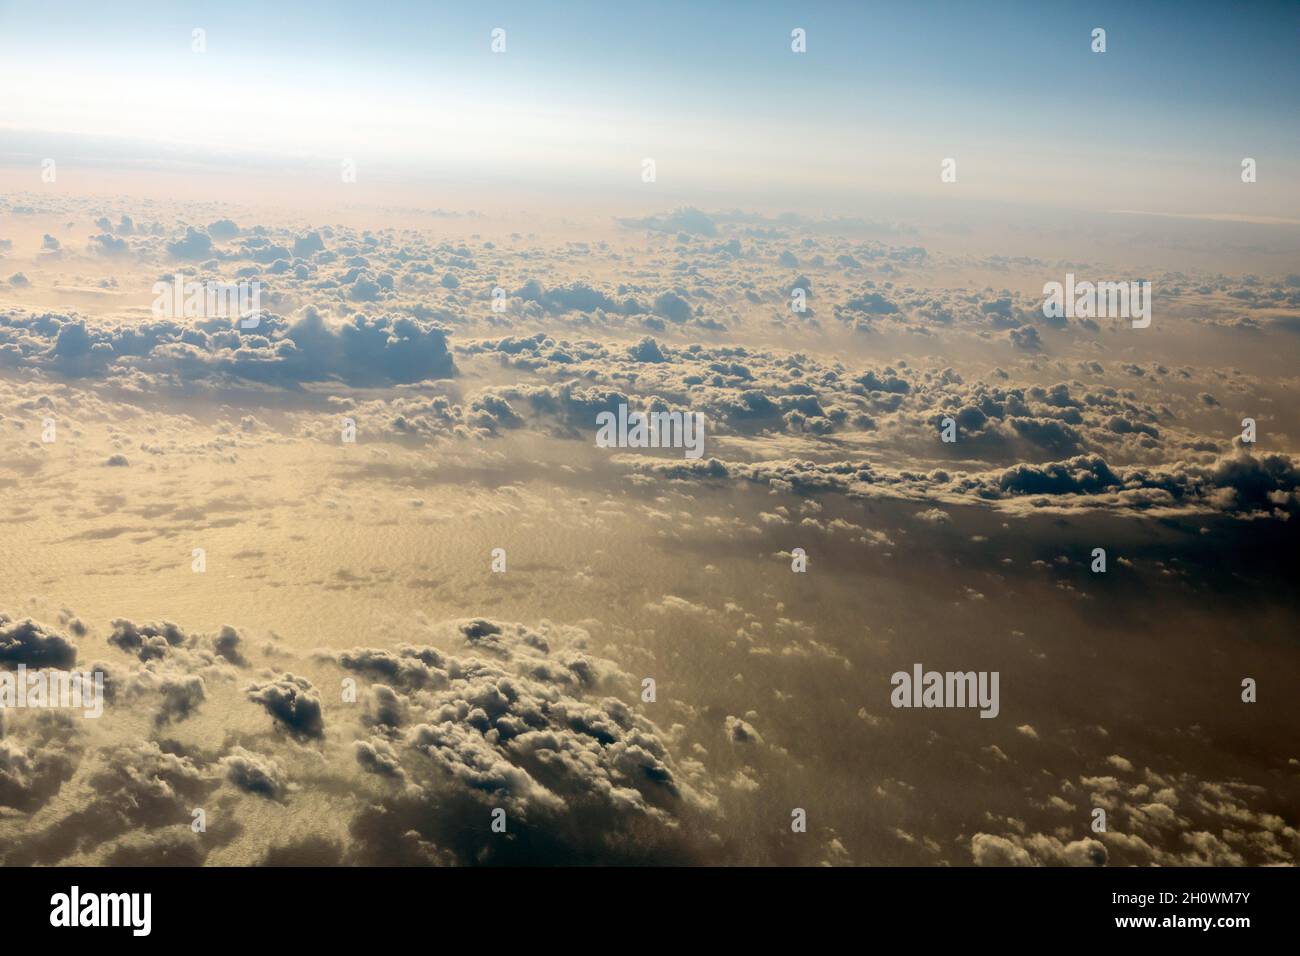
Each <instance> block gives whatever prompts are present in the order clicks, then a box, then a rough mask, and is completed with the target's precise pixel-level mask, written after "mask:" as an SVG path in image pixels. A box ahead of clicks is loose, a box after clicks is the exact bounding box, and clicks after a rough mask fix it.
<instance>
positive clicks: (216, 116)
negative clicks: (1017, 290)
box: [0, 0, 1300, 218]
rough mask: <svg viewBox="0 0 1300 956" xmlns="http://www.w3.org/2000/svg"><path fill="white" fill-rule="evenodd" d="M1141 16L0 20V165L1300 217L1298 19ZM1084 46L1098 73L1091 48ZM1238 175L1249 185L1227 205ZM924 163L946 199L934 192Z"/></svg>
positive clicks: (157, 11)
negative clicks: (1251, 171)
mask: <svg viewBox="0 0 1300 956" xmlns="http://www.w3.org/2000/svg"><path fill="white" fill-rule="evenodd" d="M1143 7H1144V8H1143V9H1134V8H1133V6H1132V5H1130V4H1108V3H1087V4H1074V5H1062V4H1051V5H1046V6H1044V5H1039V4H1023V5H1020V4H1002V5H999V7H998V8H997V9H988V8H986V6H984V5H974V4H968V3H935V4H922V3H908V4H879V5H877V4H873V5H870V6H868V5H865V4H834V3H820V4H766V3H762V4H756V3H744V4H735V3H718V4H710V5H707V6H705V5H692V4H684V3H673V2H668V3H655V4H647V5H642V6H640V7H637V6H633V5H625V4H619V5H607V4H595V3H592V4H588V3H563V4H545V5H542V4H534V3H500V4H481V5H477V6H476V9H472V10H469V11H466V10H464V9H457V8H456V7H454V6H452V5H440V4H428V3H411V4H391V5H388V4H386V5H384V6H382V7H376V6H371V5H358V4H351V3H312V4H296V3H286V4H282V5H280V8H279V9H277V10H267V9H265V8H264V5H262V4H257V3H247V2H238V0H236V2H231V3H222V4H205V3H157V4H153V3H145V4H138V5H135V6H134V7H133V9H134V10H136V11H137V13H136V15H134V16H132V17H131V18H129V21H128V18H124V17H121V16H119V15H118V14H117V13H115V12H114V11H113V10H112V9H111V8H108V7H105V6H104V5H102V4H97V3H89V2H69V3H63V4H59V5H58V6H57V7H56V8H53V9H51V7H50V5H48V4H43V3H28V2H16V3H14V2H0V88H2V89H4V90H5V91H6V95H4V96H3V97H0V136H2V138H0V162H3V163H6V164H13V163H25V162H29V161H30V160H31V158H32V157H38V158H39V157H41V156H44V155H45V154H46V153H47V152H49V151H51V150H54V149H61V150H63V151H64V152H65V153H66V152H67V151H68V150H69V149H73V150H74V152H75V153H76V155H77V156H78V158H83V157H84V158H91V157H98V158H100V159H101V160H102V159H103V157H104V156H105V154H106V153H108V152H110V150H109V144H107V143H105V142H104V141H102V140H101V141H96V142H94V143H88V142H87V141H86V140H84V139H82V137H86V136H92V137H116V138H119V140H120V139H125V140H127V141H129V142H127V143H122V142H120V141H119V142H117V143H116V144H114V145H113V148H112V150H111V153H112V155H114V156H115V157H118V158H122V157H124V156H125V157H130V158H131V159H133V160H145V161H147V160H149V159H150V157H151V156H155V155H157V152H158V149H159V147H160V145H161V144H171V145H181V146H186V147H193V146H197V147H203V148H205V149H206V150H207V151H219V152H220V154H221V155H222V156H223V157H225V158H226V159H227V160H230V159H235V158H238V159H240V161H241V162H247V161H262V162H265V161H268V160H271V159H273V158H277V157H278V158H279V160H280V161H286V160H287V161H288V162H289V163H291V164H292V163H294V162H298V161H301V160H304V159H310V160H315V161H319V162H322V163H326V162H328V163H331V164H337V163H338V162H339V159H340V158H342V157H349V158H353V159H355V160H356V161H357V162H358V164H359V165H360V166H362V167H363V168H368V169H370V170H372V171H373V170H378V169H386V170H389V171H393V170H399V169H400V170H401V171H403V172H412V173H419V174H421V175H427V176H433V177H445V178H455V177H466V176H470V177H473V178H476V179H479V180H481V181H484V182H492V181H500V182H505V183H515V184H517V183H521V182H545V183H551V184H560V185H575V186H576V185H587V186H590V185H593V184H595V185H599V186H604V187H611V188H618V189H628V190H636V189H640V188H641V187H642V183H641V177H640V173H641V162H642V160H643V159H644V158H646V157H650V158H653V159H655V161H656V163H657V172H658V182H657V184H656V185H657V187H659V188H660V189H662V190H663V191H664V192H665V193H669V194H673V195H680V196H685V195H686V194H688V193H692V192H693V193H697V194H705V195H707V196H712V197H716V198H717V199H718V200H719V201H726V200H727V199H729V198H730V199H735V200H736V201H744V200H745V199H751V198H753V197H754V196H756V195H765V196H768V197H769V198H779V199H781V200H782V201H787V202H789V203H791V204H795V203H797V202H799V201H801V200H802V201H808V202H815V201H816V200H817V199H818V197H820V196H834V197H835V201H836V202H837V203H843V202H848V203H850V204H851V203H852V202H854V200H855V199H857V198H859V197H860V198H863V199H869V198H870V197H872V196H884V195H889V196H896V195H917V196H920V195H927V194H930V195H940V194H942V195H945V196H946V197H957V196H959V197H960V198H977V199H1003V200H1005V199H1013V200H1026V201H1029V202H1031V203H1048V204H1059V205H1087V206H1092V207H1095V208H1123V209H1133V208H1136V209H1144V210H1154V211H1159V212H1172V213H1180V214H1202V213H1213V214H1227V215H1256V216H1258V215H1270V216H1277V217H1282V218H1300V201H1298V199H1297V197H1298V195H1300V193H1298V191H1297V188H1296V186H1295V185H1294V183H1295V182H1298V181H1300V170H1298V169H1297V161H1296V157H1297V155H1300V150H1297V138H1298V136H1297V127H1296V124H1295V123H1279V122H1278V118H1279V117H1282V116H1291V117H1292V118H1293V119H1294V118H1296V117H1297V116H1300V110H1298V109H1297V102H1298V100H1300V82H1297V81H1298V80H1300V68H1298V67H1297V65H1296V64H1297V63H1300V57H1297V56H1296V52H1297V51H1296V40H1295V37H1296V35H1297V30H1300V7H1297V6H1296V5H1294V4H1264V3H1261V4H1251V5H1249V6H1243V7H1242V8H1241V9H1239V10H1237V9H1234V10H1233V11H1232V12H1231V14H1229V13H1226V12H1223V11H1222V10H1211V9H1209V8H1203V7H1201V5H1198V4H1186V3H1184V4H1150V5H1143ZM142 10H144V11H146V12H140V11H142ZM142 23H143V24H145V26H143V27H142V26H140V24H142ZM1288 23H1289V24H1290V27H1289V28H1288V27H1287V24H1288ZM919 25H923V27H921V26H919ZM1098 26H1101V27H1104V28H1105V29H1106V30H1107V52H1106V53H1105V54H1095V53H1093V52H1091V50H1090V42H1091V41H1090V34H1091V31H1092V29H1093V28H1094V27H1098ZM196 27H201V28H203V29H204V30H206V33H207V36H206V40H207V52H206V53H204V54H202V55H199V54H195V53H193V52H192V51H191V31H192V30H193V29H194V28H196ZM495 27H501V28H503V29H505V30H506V31H507V51H506V53H505V54H504V55H494V54H493V53H491V52H490V49H489V44H490V32H491V30H492V29H493V28H495ZM795 27H801V28H803V29H805V30H806V31H807V36H808V41H807V42H808V52H807V53H806V54H803V55H796V54H794V53H792V52H791V50H790V31H791V30H792V29H793V28H795ZM6 131H7V132H6ZM19 131H21V132H19ZM33 131H40V132H42V133H59V134H72V135H74V136H76V137H78V140H76V141H75V143H76V145H75V147H73V146H72V145H70V144H72V143H73V142H74V141H71V140H68V139H62V138H56V139H50V138H49V137H42V136H39V135H33ZM141 141H143V142H145V143H149V144H152V145H149V146H141V145H140V143H141ZM1246 156H1250V157H1253V158H1255V159H1256V160H1257V161H1258V163H1259V170H1260V171H1259V182H1257V183H1255V184H1253V186H1252V188H1250V189H1247V190H1243V189H1242V183H1241V182H1240V164H1241V160H1242V158H1243V157H1246ZM945 157H953V158H955V159H957V161H958V173H959V175H958V184H957V186H958V189H956V190H953V189H951V188H948V191H947V193H941V190H943V189H945V188H946V187H945V186H944V184H941V183H940V180H939V166H940V162H941V160H942V159H943V158H945Z"/></svg>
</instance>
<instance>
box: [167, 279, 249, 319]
mask: <svg viewBox="0 0 1300 956" xmlns="http://www.w3.org/2000/svg"><path fill="white" fill-rule="evenodd" d="M153 294H154V296H155V298H154V300H153V314H154V315H155V316H157V317H158V318H166V319H179V318H182V317H184V318H187V319H212V318H235V317H236V316H238V317H239V327H240V328H241V329H255V328H257V326H258V325H259V324H260V323H261V321H262V314H261V313H262V284H261V283H260V282H258V281H257V280H256V279H254V280H253V281H252V282H249V281H248V280H247V279H243V280H240V281H239V282H186V281H185V276H183V275H181V274H180V273H179V272H178V273H177V274H176V275H175V277H174V278H173V279H172V281H171V283H167V282H155V283H154V284H153Z"/></svg>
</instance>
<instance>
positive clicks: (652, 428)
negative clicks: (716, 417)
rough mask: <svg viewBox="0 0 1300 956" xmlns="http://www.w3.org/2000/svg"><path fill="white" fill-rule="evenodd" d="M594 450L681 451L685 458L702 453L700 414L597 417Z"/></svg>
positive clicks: (622, 412) (620, 411)
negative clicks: (666, 449)
mask: <svg viewBox="0 0 1300 956" xmlns="http://www.w3.org/2000/svg"><path fill="white" fill-rule="evenodd" d="M596 447H597V448H684V449H686V457H687V458H699V457H700V456H701V455H703V454H704V413H703V412H629V411H628V410H627V406H626V405H619V406H618V415H615V414H614V413H613V412H600V413H599V414H598V415H596Z"/></svg>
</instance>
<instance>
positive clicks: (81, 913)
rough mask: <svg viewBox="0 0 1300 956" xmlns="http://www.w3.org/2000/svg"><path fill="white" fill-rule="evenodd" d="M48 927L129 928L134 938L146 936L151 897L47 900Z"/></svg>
mask: <svg viewBox="0 0 1300 956" xmlns="http://www.w3.org/2000/svg"><path fill="white" fill-rule="evenodd" d="M50 906H51V909H50V925H51V926H72V927H76V926H129V927H131V933H132V935H133V936H148V935H149V931H150V930H151V929H152V928H153V894H152V893H86V894H85V895H84V896H83V895H82V893H81V888H80V887H77V886H74V887H72V892H70V893H55V894H54V895H53V896H51V897H50Z"/></svg>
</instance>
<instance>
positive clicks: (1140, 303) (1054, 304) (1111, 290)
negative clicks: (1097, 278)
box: [1043, 272, 1151, 329]
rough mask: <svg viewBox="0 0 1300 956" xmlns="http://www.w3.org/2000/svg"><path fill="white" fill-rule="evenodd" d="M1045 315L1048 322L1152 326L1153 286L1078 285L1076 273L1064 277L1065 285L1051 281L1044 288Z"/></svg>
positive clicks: (1118, 284) (1145, 284) (1135, 283)
mask: <svg viewBox="0 0 1300 956" xmlns="http://www.w3.org/2000/svg"><path fill="white" fill-rule="evenodd" d="M1043 295H1044V296H1046V297H1047V298H1046V299H1044V300H1043V315H1044V316H1046V317H1047V318H1049V319H1132V320H1133V328H1135V329H1145V328H1146V327H1147V326H1149V325H1150V324H1151V283H1150V282H1148V281H1146V280H1145V279H1143V280H1142V281H1140V282H1087V281H1084V282H1079V283H1076V282H1075V281H1074V273H1073V272H1067V273H1066V274H1065V283H1064V285H1062V284H1061V283H1060V282H1049V283H1047V284H1046V285H1044V286H1043Z"/></svg>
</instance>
